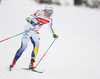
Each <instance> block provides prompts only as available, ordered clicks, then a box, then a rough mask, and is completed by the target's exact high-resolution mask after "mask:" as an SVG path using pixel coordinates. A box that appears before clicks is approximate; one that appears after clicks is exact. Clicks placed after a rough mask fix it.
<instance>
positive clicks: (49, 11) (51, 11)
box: [45, 10, 53, 17]
mask: <svg viewBox="0 0 100 79" xmlns="http://www.w3.org/2000/svg"><path fill="white" fill-rule="evenodd" d="M45 13H46V16H47V17H50V16H51V15H52V14H53V10H46V11H45Z"/></svg>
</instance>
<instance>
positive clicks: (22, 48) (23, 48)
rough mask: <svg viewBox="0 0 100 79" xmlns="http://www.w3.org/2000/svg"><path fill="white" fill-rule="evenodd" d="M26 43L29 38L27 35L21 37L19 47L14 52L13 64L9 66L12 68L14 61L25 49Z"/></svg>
mask: <svg viewBox="0 0 100 79" xmlns="http://www.w3.org/2000/svg"><path fill="white" fill-rule="evenodd" d="M28 41H29V37H28V36H27V35H23V36H22V42H21V47H20V49H18V51H17V52H16V54H15V57H14V59H13V62H12V64H11V65H10V66H12V67H14V65H15V64H16V61H17V60H18V59H19V58H20V56H21V55H22V53H23V51H24V50H25V49H26V48H27V45H28Z"/></svg>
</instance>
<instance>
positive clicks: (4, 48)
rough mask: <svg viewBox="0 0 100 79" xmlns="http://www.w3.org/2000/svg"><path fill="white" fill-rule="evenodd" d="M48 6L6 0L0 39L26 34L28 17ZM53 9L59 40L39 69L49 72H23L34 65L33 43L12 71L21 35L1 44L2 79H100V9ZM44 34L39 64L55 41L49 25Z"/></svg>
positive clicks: (29, 0) (0, 17)
mask: <svg viewBox="0 0 100 79" xmlns="http://www.w3.org/2000/svg"><path fill="white" fill-rule="evenodd" d="M45 6H46V5H45V4H42V5H40V4H38V3H35V2H34V1H32V0H3V1H2V2H1V4H0V40H2V39H5V38H7V37H10V36H13V35H15V34H18V33H20V32H23V27H24V25H25V23H26V21H25V18H26V17H27V16H29V15H30V14H32V13H34V12H35V11H36V10H38V9H44V7H45ZM53 7H54V14H53V20H54V21H53V27H54V29H55V32H56V34H58V36H59V39H57V40H56V41H55V43H54V44H53V46H52V47H51V48H50V50H49V51H48V53H47V54H46V56H45V57H44V59H43V60H42V61H41V63H40V64H39V65H38V67H37V70H43V69H44V70H45V72H44V73H43V74H39V73H35V72H31V71H25V70H22V67H28V66H29V63H30V58H31V51H32V44H31V42H29V46H28V48H27V49H26V50H25V52H24V53H23V55H22V56H21V58H20V59H19V60H18V62H17V64H16V65H15V68H14V70H13V71H12V72H10V71H9V70H8V68H9V65H10V64H11V62H12V60H13V57H14V55H15V53H16V51H17V50H18V48H19V47H20V42H21V36H17V37H15V38H12V39H9V40H8V41H5V42H2V43H0V51H1V52H0V79H100V10H99V9H90V8H86V7H74V6H72V5H71V6H65V5H64V6H57V5H53ZM40 34H41V43H40V50H39V53H38V56H37V59H36V63H37V62H38V61H39V59H40V58H41V56H42V55H43V54H44V53H45V51H46V50H47V48H48V47H49V45H50V44H51V42H52V41H53V38H52V35H51V34H50V32H49V29H48V27H47V25H44V26H43V27H42V28H41V30H40ZM36 63H35V64H36Z"/></svg>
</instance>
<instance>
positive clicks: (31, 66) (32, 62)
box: [29, 60, 36, 70]
mask: <svg viewBox="0 0 100 79" xmlns="http://www.w3.org/2000/svg"><path fill="white" fill-rule="evenodd" d="M34 62H35V61H33V60H31V62H30V65H29V69H31V70H34V69H35V68H36V67H34V66H33V65H34Z"/></svg>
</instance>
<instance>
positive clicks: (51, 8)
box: [45, 5, 53, 10]
mask: <svg viewBox="0 0 100 79" xmlns="http://www.w3.org/2000/svg"><path fill="white" fill-rule="evenodd" d="M45 10H53V6H51V5H47V6H46V7H45Z"/></svg>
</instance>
